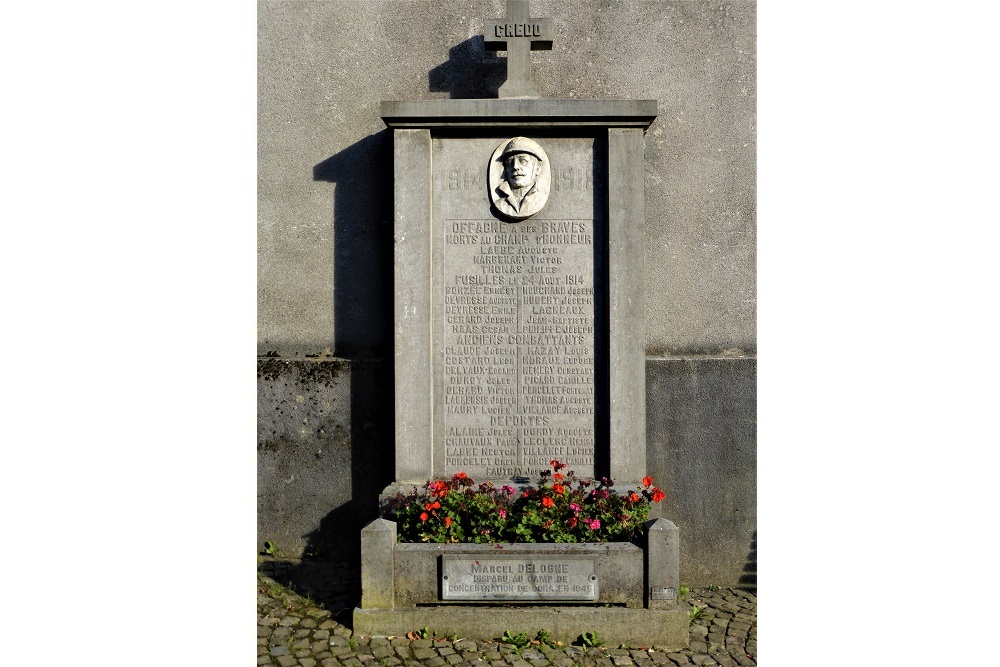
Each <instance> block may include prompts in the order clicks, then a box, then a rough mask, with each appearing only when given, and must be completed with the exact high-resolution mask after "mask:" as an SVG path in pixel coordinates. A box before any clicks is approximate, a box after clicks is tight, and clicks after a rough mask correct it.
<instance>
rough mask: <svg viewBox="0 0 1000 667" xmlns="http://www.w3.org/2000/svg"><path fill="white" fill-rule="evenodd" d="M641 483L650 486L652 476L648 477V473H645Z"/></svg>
mask: <svg viewBox="0 0 1000 667" xmlns="http://www.w3.org/2000/svg"><path fill="white" fill-rule="evenodd" d="M642 485H643V486H652V485H653V478H652V477H650V476H649V475H646V476H645V477H643V478H642Z"/></svg>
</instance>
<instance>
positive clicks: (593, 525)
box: [587, 519, 601, 530]
mask: <svg viewBox="0 0 1000 667" xmlns="http://www.w3.org/2000/svg"><path fill="white" fill-rule="evenodd" d="M587 525H588V526H590V529H591V530H597V529H598V528H600V527H601V520H600V519H591V520H590V521H589V522H588V523H587Z"/></svg>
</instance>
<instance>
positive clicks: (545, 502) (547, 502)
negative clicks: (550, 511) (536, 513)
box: [542, 496, 556, 507]
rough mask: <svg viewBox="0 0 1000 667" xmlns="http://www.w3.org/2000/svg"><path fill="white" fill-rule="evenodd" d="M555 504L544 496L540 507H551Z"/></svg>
mask: <svg viewBox="0 0 1000 667" xmlns="http://www.w3.org/2000/svg"><path fill="white" fill-rule="evenodd" d="M555 504H556V501H554V500H552V499H551V498H549V497H548V496H545V497H544V498H542V507H552V506H553V505H555Z"/></svg>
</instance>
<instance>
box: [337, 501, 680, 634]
mask: <svg viewBox="0 0 1000 667" xmlns="http://www.w3.org/2000/svg"><path fill="white" fill-rule="evenodd" d="M678 546H679V541H678V531H677V528H676V526H674V525H673V524H672V523H671V522H669V521H666V520H665V519H657V520H655V521H650V522H649V523H648V524H647V532H646V539H645V540H644V544H643V545H642V546H637V545H635V544H631V543H583V544H407V543H399V542H397V541H396V524H395V523H394V522H392V521H387V520H385V519H376V520H375V521H373V522H372V523H370V524H369V525H368V526H366V527H365V528H364V529H363V530H362V533H361V554H362V555H361V581H362V599H361V606H360V607H359V608H358V609H356V610H355V612H354V631H355V632H357V633H359V634H362V635H376V636H378V635H382V636H390V635H399V636H402V635H405V634H406V633H407V632H409V631H411V630H415V629H418V628H423V627H425V626H426V627H430V628H432V629H433V630H435V631H436V632H438V633H439V634H441V633H451V632H454V633H456V634H458V635H459V636H462V637H470V638H478V639H492V638H497V637H500V636H501V635H502V634H503V632H504V631H505V630H511V631H514V632H521V631H527V632H529V633H530V634H532V635H533V634H534V632H537V631H538V630H541V629H544V630H547V631H548V632H549V634H550V636H552V637H553V638H554V639H557V640H559V641H563V642H565V643H569V642H572V641H573V640H574V639H576V638H577V637H578V636H579V635H581V634H583V633H586V632H595V631H596V632H597V633H598V634H599V636H600V637H601V638H603V639H604V640H605V641H607V642H609V643H614V644H618V643H626V644H629V645H636V646H640V645H644V646H653V645H656V646H663V647H669V648H672V649H676V648H682V647H685V646H687V641H688V617H687V611H686V606H685V605H682V604H680V603H679V602H678V600H677V589H678V587H679V582H678V576H679V559H678Z"/></svg>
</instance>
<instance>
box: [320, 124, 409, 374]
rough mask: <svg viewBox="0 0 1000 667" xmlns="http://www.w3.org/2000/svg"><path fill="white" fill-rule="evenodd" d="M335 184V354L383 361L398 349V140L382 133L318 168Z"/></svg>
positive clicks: (325, 161)
mask: <svg viewBox="0 0 1000 667" xmlns="http://www.w3.org/2000/svg"><path fill="white" fill-rule="evenodd" d="M313 180H315V181H325V182H328V183H333V184H334V186H335V187H334V192H333V290H334V293H333V318H334V332H333V333H334V338H333V339H334V342H335V346H336V349H335V350H334V353H335V354H336V355H337V356H339V357H346V358H351V357H357V356H362V357H365V356H380V355H385V354H386V352H387V351H389V349H390V347H391V344H392V135H391V134H390V132H389V130H387V129H386V130H382V131H381V132H377V133H375V134H372V135H370V136H367V137H365V138H364V139H362V140H360V141H358V142H357V143H355V144H352V145H351V146H348V147H347V148H345V149H344V150H342V151H340V152H338V153H337V154H336V155H333V156H331V157H328V158H327V159H325V160H323V161H322V162H320V163H319V164H317V165H316V166H315V167H313Z"/></svg>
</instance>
